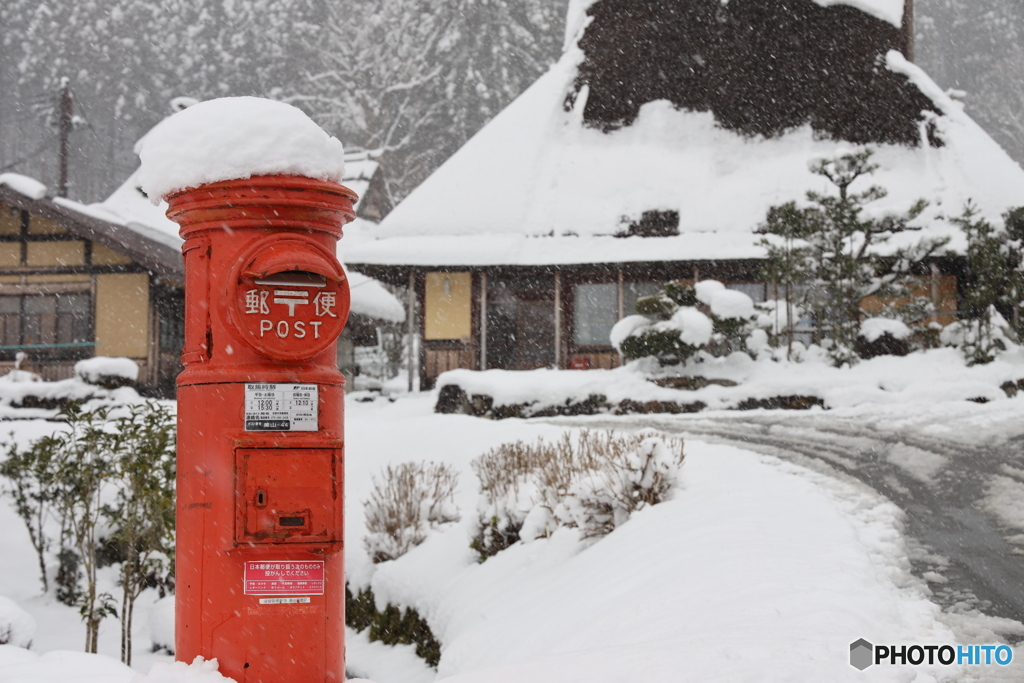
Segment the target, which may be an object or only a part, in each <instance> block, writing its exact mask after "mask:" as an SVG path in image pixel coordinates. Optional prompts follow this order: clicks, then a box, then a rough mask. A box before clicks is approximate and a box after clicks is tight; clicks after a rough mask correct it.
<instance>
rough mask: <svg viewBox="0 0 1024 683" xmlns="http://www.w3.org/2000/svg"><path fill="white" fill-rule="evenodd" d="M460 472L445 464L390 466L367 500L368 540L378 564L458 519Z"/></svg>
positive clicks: (370, 552) (364, 505)
mask: <svg viewBox="0 0 1024 683" xmlns="http://www.w3.org/2000/svg"><path fill="white" fill-rule="evenodd" d="M458 483H459V473H458V472H457V471H455V469H453V468H452V467H451V466H450V465H448V464H446V463H433V462H418V463H414V462H407V463H402V464H400V465H396V466H394V467H392V466H391V465H388V466H387V467H386V468H385V469H384V472H383V474H382V477H381V478H380V479H378V478H377V477H373V491H371V492H370V498H369V499H368V500H366V501H365V502H364V503H363V509H364V511H365V514H366V531H367V534H366V538H365V539H364V543H365V545H366V550H367V552H369V554H370V558H371V559H372V560H373V562H374V563H380V562H387V561H388V560H394V559H397V558H399V557H401V556H402V555H404V554H405V553H407V552H408V551H409V550H410V549H411V548H412V547H413V546H417V545H419V544H420V543H422V542H423V541H424V540H425V539H426V538H427V533H428V532H429V531H430V530H431V529H434V528H437V527H439V526H441V525H443V524H447V523H449V522H456V521H458V520H459V510H458V508H457V507H456V506H455V488H456V486H458Z"/></svg>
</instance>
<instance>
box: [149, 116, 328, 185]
mask: <svg viewBox="0 0 1024 683" xmlns="http://www.w3.org/2000/svg"><path fill="white" fill-rule="evenodd" d="M135 151H136V152H137V153H138V155H139V158H140V159H141V160H142V167H141V169H140V171H139V180H140V182H141V184H142V189H143V190H144V191H145V192H146V194H147V195H148V196H149V199H150V201H152V202H153V204H158V203H159V202H160V200H161V198H162V197H165V196H167V195H169V194H171V193H173V192H175V191H178V190H183V189H185V188H187V187H199V186H200V185H204V184H207V183H215V182H218V181H221V180H235V179H239V178H251V177H252V176H256V175H273V174H284V175H298V176H305V177H307V178H316V179H318V180H327V181H333V182H341V179H342V177H343V175H344V172H345V164H344V161H343V154H344V150H343V148H342V145H341V142H339V141H338V139H337V138H334V137H331V136H330V135H328V134H327V133H325V132H324V131H323V129H321V128H320V126H318V125H316V124H315V123H313V120H312V119H310V118H309V117H308V116H306V114H305V113H303V111H302V110H301V109H298V108H296V107H293V106H291V105H290V104H285V103H284V102H275V101H273V100H267V99H262V98H259V97H224V98H221V99H216V100H209V101H207V102H200V103H199V104H195V105H193V106H191V107H188V108H187V109H185V110H183V111H180V112H178V113H177V114H175V115H174V116H171V117H169V118H167V119H165V120H164V121H162V122H161V123H160V124H158V125H157V126H156V128H154V129H153V130H152V131H150V132H149V134H148V135H146V136H145V137H144V138H142V140H140V141H139V144H138V145H136V150H135Z"/></svg>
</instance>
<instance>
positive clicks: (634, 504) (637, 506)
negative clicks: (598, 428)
mask: <svg viewBox="0 0 1024 683" xmlns="http://www.w3.org/2000/svg"><path fill="white" fill-rule="evenodd" d="M609 441H610V440H609ZM609 445H610V446H611V447H612V448H611V450H612V453H611V457H609V458H607V459H603V460H601V461H599V462H598V463H597V470H596V471H594V472H592V473H589V474H587V475H584V476H583V477H581V478H580V479H579V480H578V481H576V482H574V483H573V484H572V486H571V487H570V488H569V491H568V495H567V496H566V497H565V501H564V502H563V506H564V510H565V512H566V513H567V514H568V517H569V518H571V519H572V522H573V523H574V524H575V526H577V527H579V528H580V529H581V530H582V535H583V538H599V537H601V536H605V535H607V534H609V533H611V532H612V531H614V530H615V528H616V527H618V526H622V525H623V524H624V523H625V522H626V520H628V519H629V516H630V515H631V514H633V513H634V512H636V511H637V510H641V509H643V508H645V507H647V506H648V505H656V504H658V503H660V502H662V501H664V500H670V499H671V498H672V493H673V489H674V487H675V485H676V481H677V479H678V476H679V467H680V466H681V465H682V464H683V457H684V455H683V449H682V444H681V443H680V444H678V446H676V447H673V445H671V444H669V443H667V442H666V441H665V440H664V439H662V438H658V437H648V438H646V439H644V440H643V441H641V442H640V443H639V444H634V443H622V442H611V441H610V443H609ZM559 512H560V511H559V510H556V511H555V516H556V517H559V516H562V515H560V514H559Z"/></svg>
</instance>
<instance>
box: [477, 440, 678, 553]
mask: <svg viewBox="0 0 1024 683" xmlns="http://www.w3.org/2000/svg"><path fill="white" fill-rule="evenodd" d="M684 458H685V455H684V453H683V441H682V439H679V438H672V437H664V436H650V435H643V434H621V435H620V434H615V433H614V432H606V431H589V430H583V431H581V432H579V434H578V435H577V436H576V437H575V438H573V436H572V435H571V434H570V433H568V432H566V433H564V434H563V435H562V436H561V438H559V439H558V440H557V441H554V442H547V441H544V439H538V441H537V442H536V443H534V444H526V443H523V442H522V441H516V442H515V443H507V444H502V445H501V446H498V447H497V448H494V449H491V450H490V451H488V452H487V453H485V454H484V455H482V456H480V457H479V458H477V459H476V460H474V461H473V462H472V463H471V464H472V467H473V471H474V472H475V473H476V475H477V477H478V478H479V480H480V489H481V497H480V503H479V506H478V513H479V517H480V531H479V533H478V535H477V537H476V538H475V539H474V541H473V548H474V549H475V550H477V551H478V552H479V553H480V555H481V557H482V558H484V559H486V558H487V557H490V556H491V555H494V554H495V553H497V552H499V551H501V550H502V549H504V548H507V547H508V546H510V545H512V544H513V543H515V542H517V541H518V540H520V538H521V537H522V538H526V539H527V540H530V539H532V538H536V537H537V536H539V535H544V534H545V533H548V532H550V531H551V530H553V529H554V528H555V527H557V526H568V527H579V528H580V529H581V531H582V535H583V537H584V538H597V537H600V536H604V535H605V534H608V533H609V532H611V531H612V530H613V529H614V528H615V527H616V526H618V525H620V524H622V523H623V522H624V521H625V520H626V519H628V518H629V516H630V515H631V514H632V513H633V512H636V511H637V510H640V509H642V508H644V507H646V506H648V505H655V504H657V503H659V502H661V501H663V500H667V499H669V498H670V497H671V492H672V489H673V487H674V486H675V483H676V480H677V476H678V471H679V468H680V467H681V466H682V464H683V460H684Z"/></svg>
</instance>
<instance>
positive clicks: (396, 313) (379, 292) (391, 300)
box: [348, 270, 405, 323]
mask: <svg viewBox="0 0 1024 683" xmlns="http://www.w3.org/2000/svg"><path fill="white" fill-rule="evenodd" d="M348 286H349V291H350V292H351V293H352V308H351V312H352V313H354V314H356V315H365V316H367V317H370V318H377V319H378V320H387V321H389V322H394V323H402V322H405V308H404V307H403V306H402V303H401V302H400V301H399V300H398V298H397V297H396V296H395V295H394V294H392V293H391V292H389V291H388V290H387V288H386V287H384V285H383V284H382V283H381V282H379V281H378V280H374V279H373V278H371V277H367V276H366V275H363V274H362V273H357V272H355V271H353V270H350V271H348Z"/></svg>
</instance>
